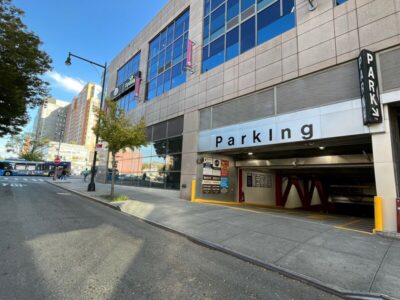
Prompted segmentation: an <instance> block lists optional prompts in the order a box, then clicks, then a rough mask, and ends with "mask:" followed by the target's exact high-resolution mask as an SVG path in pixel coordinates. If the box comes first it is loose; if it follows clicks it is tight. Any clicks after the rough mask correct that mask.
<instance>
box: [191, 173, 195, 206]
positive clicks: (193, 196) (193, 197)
mask: <svg viewBox="0 0 400 300" xmlns="http://www.w3.org/2000/svg"><path fill="white" fill-rule="evenodd" d="M195 200H196V179H192V198H191V201H192V202H194V201H195Z"/></svg>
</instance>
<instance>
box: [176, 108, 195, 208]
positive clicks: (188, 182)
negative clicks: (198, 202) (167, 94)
mask: <svg viewBox="0 0 400 300" xmlns="http://www.w3.org/2000/svg"><path fill="white" fill-rule="evenodd" d="M198 131H199V111H193V112H190V113H187V114H185V115H184V120H183V142H182V167H181V187H180V191H181V193H180V197H181V198H182V199H187V200H190V197H191V190H192V180H193V179H196V174H197V167H198V165H197V163H196V160H197V144H198V142H197V139H198Z"/></svg>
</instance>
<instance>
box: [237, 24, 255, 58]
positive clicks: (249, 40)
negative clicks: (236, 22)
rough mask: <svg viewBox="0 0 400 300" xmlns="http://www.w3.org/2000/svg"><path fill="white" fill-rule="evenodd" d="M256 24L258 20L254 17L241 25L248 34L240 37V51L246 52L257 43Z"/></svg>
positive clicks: (242, 29)
mask: <svg viewBox="0 0 400 300" xmlns="http://www.w3.org/2000/svg"><path fill="white" fill-rule="evenodd" d="M255 26H256V21H255V18H254V17H252V18H251V19H248V20H247V21H246V22H243V23H242V24H241V25H240V30H241V32H246V34H242V36H241V39H240V53H243V52H246V51H247V50H249V49H251V48H254V46H255V45H256V32H255V30H254V29H255Z"/></svg>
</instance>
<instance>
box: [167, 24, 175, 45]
mask: <svg viewBox="0 0 400 300" xmlns="http://www.w3.org/2000/svg"><path fill="white" fill-rule="evenodd" d="M173 40H174V24H172V25H169V26H168V29H167V45H169V44H171V43H172V41H173Z"/></svg>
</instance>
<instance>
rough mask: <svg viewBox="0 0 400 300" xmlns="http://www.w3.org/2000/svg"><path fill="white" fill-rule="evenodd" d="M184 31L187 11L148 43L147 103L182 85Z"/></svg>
mask: <svg viewBox="0 0 400 300" xmlns="http://www.w3.org/2000/svg"><path fill="white" fill-rule="evenodd" d="M188 30H189V10H187V11H185V12H184V13H183V14H182V15H181V16H179V17H178V18H177V19H176V20H175V21H174V22H172V23H171V24H170V25H169V26H168V27H167V28H165V29H164V30H163V31H161V32H160V33H159V34H158V35H157V36H156V37H155V38H154V39H153V40H152V41H151V42H150V44H149V59H148V62H147V91H146V98H147V100H150V99H152V98H154V97H156V96H159V95H161V94H163V93H165V92H167V91H169V90H170V89H172V88H174V87H176V86H178V85H180V84H182V83H184V82H185V81H186V49H187V38H188ZM171 74H172V76H171Z"/></svg>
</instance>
